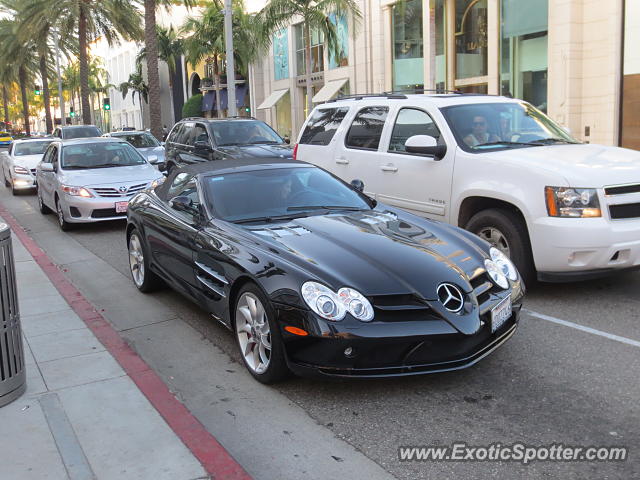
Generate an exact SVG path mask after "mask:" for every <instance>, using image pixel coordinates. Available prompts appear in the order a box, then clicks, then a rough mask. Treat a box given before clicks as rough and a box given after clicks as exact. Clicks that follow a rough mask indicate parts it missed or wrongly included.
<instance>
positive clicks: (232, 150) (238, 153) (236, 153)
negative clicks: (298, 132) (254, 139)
mask: <svg viewBox="0 0 640 480" xmlns="http://www.w3.org/2000/svg"><path fill="white" fill-rule="evenodd" d="M218 150H219V151H221V152H223V153H226V154H227V155H230V156H232V157H249V158H252V157H253V158H273V157H274V156H275V157H281V158H293V150H292V149H291V147H290V146H289V145H235V146H228V147H218Z"/></svg>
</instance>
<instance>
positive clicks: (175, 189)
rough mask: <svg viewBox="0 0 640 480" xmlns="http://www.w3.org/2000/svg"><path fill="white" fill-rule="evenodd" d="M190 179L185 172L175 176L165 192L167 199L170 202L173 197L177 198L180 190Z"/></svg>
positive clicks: (190, 176)
mask: <svg viewBox="0 0 640 480" xmlns="http://www.w3.org/2000/svg"><path fill="white" fill-rule="evenodd" d="M192 178H193V175H191V174H190V173H187V172H182V173H179V174H178V175H176V177H175V178H174V179H173V182H171V186H170V187H169V190H167V199H168V200H171V199H172V198H173V197H177V196H178V195H180V192H181V191H182V189H183V188H184V187H185V185H186V184H187V183H189V180H191V179H192Z"/></svg>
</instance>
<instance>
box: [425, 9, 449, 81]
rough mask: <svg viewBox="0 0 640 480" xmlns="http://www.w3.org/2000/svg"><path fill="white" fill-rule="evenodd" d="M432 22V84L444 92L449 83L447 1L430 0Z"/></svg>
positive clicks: (430, 19)
mask: <svg viewBox="0 0 640 480" xmlns="http://www.w3.org/2000/svg"><path fill="white" fill-rule="evenodd" d="M429 7H430V12H429V13H430V15H429V21H430V22H431V28H430V30H431V41H430V42H429V43H430V45H431V80H432V82H431V84H432V85H433V86H434V88H436V89H438V90H444V89H445V88H446V82H447V57H446V53H447V50H446V45H447V43H446V38H447V37H446V32H447V31H446V28H445V25H446V19H445V0H430V2H429Z"/></svg>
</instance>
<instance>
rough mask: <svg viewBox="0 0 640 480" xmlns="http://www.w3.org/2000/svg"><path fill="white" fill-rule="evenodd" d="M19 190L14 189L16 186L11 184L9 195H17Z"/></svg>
mask: <svg viewBox="0 0 640 480" xmlns="http://www.w3.org/2000/svg"><path fill="white" fill-rule="evenodd" d="M19 194H20V192H19V191H18V190H16V187H14V186H13V184H12V185H11V195H13V196H14V197H15V196H17V195H19Z"/></svg>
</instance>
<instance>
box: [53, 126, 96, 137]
mask: <svg viewBox="0 0 640 480" xmlns="http://www.w3.org/2000/svg"><path fill="white" fill-rule="evenodd" d="M101 135H102V132H101V131H100V129H99V128H98V127H92V126H86V127H71V128H65V129H63V130H62V138H64V139H65V140H68V139H70V138H89V137H99V136H101Z"/></svg>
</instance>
